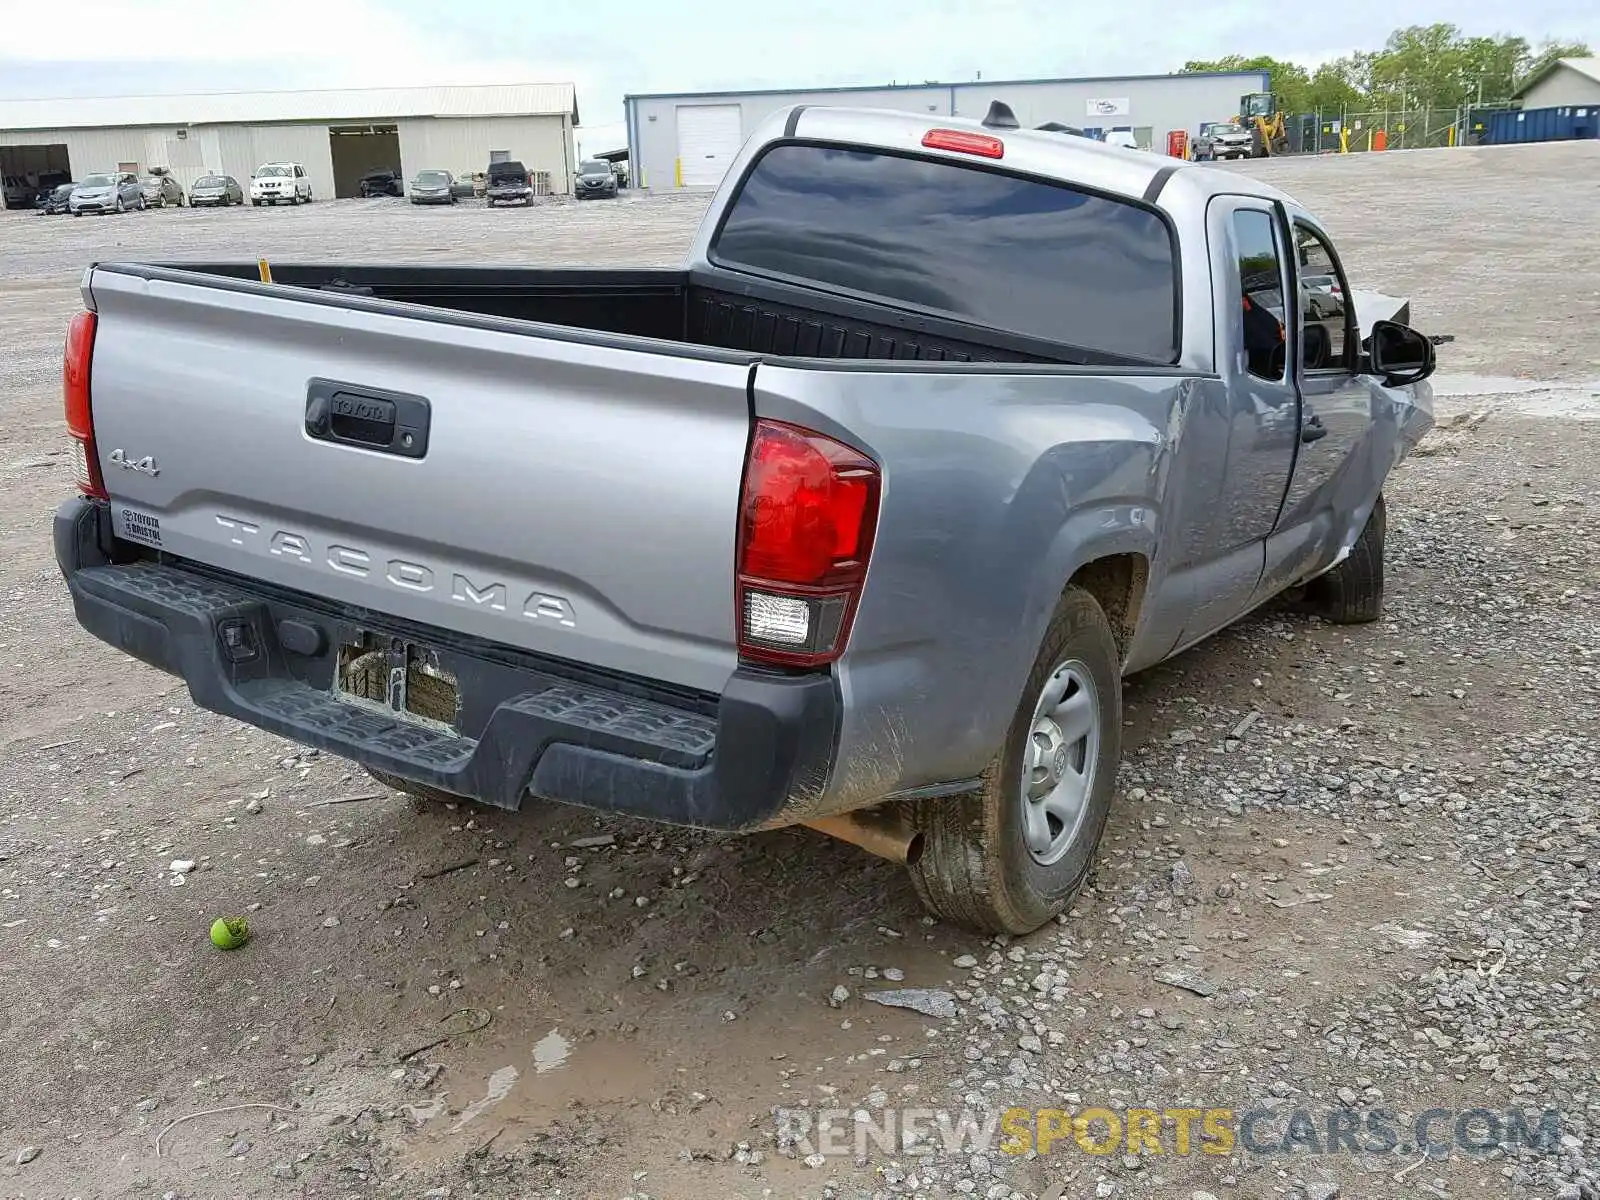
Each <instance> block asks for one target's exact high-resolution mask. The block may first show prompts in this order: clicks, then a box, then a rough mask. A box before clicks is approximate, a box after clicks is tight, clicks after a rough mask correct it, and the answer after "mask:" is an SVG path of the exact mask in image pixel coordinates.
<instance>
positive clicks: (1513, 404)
mask: <svg viewBox="0 0 1600 1200" xmlns="http://www.w3.org/2000/svg"><path fill="white" fill-rule="evenodd" d="M1429 382H1430V383H1431V384H1432V385H1433V394H1434V395H1435V396H1436V397H1438V398H1440V399H1468V400H1470V399H1479V398H1482V397H1499V396H1504V397H1508V398H1510V402H1509V403H1505V404H1501V405H1498V406H1496V407H1500V408H1505V409H1509V410H1510V411H1512V412H1516V413H1522V414H1525V415H1527V416H1531V417H1573V418H1577V419H1579V420H1595V419H1600V379H1593V380H1590V381H1589V382H1587V383H1556V382H1553V381H1550V380H1540V379H1515V378H1512V377H1511V376H1509V375H1451V374H1440V375H1435V376H1433V378H1432V379H1430V380H1429Z"/></svg>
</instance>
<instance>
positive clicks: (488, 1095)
mask: <svg viewBox="0 0 1600 1200" xmlns="http://www.w3.org/2000/svg"><path fill="white" fill-rule="evenodd" d="M520 1076H521V1072H520V1071H518V1070H517V1069H516V1068H515V1067H501V1068H500V1069H499V1070H498V1071H496V1072H495V1073H494V1074H493V1075H491V1076H489V1088H488V1091H486V1092H485V1093H484V1095H483V1099H481V1100H474V1101H473V1102H472V1103H471V1104H469V1105H467V1107H466V1108H464V1109H462V1110H461V1116H460V1117H459V1118H458V1119H457V1121H456V1123H455V1124H454V1125H452V1126H451V1127H450V1132H451V1133H454V1132H455V1131H456V1130H458V1129H460V1128H461V1127H462V1126H463V1125H465V1124H466V1123H467V1122H468V1121H470V1120H472V1119H473V1118H474V1117H477V1116H480V1115H481V1114H482V1113H483V1112H484V1111H485V1110H486V1109H488V1108H490V1107H491V1106H493V1105H496V1104H498V1103H500V1101H502V1100H504V1099H505V1098H506V1097H507V1096H508V1095H510V1094H511V1089H512V1088H514V1087H515V1086H516V1085H517V1079H518V1078H519V1077H520Z"/></svg>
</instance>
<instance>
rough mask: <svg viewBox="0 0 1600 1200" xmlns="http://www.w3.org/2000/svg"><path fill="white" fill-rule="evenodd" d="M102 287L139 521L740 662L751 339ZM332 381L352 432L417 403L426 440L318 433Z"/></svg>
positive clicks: (106, 373)
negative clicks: (370, 404)
mask: <svg viewBox="0 0 1600 1200" xmlns="http://www.w3.org/2000/svg"><path fill="white" fill-rule="evenodd" d="M86 286H87V290H88V291H89V293H90V294H91V296H92V305H93V307H94V308H95V309H96V310H97V311H98V312H99V314H100V317H99V328H98V334H97V336H96V340H95V345H94V358H93V365H92V372H93V384H92V386H93V397H94V400H93V403H94V422H95V432H96V442H97V449H98V452H99V456H100V465H101V470H102V473H103V475H104V477H105V481H106V487H107V489H108V490H109V492H110V494H111V497H112V501H113V506H112V507H113V520H114V523H115V527H116V530H117V532H118V533H119V534H120V535H121V536H123V537H125V538H127V539H129V540H131V541H135V542H140V543H143V544H146V545H155V546H159V548H160V549H162V550H164V551H166V552H168V553H171V554H174V555H178V556H180V557H183V558H186V559H190V560H193V561H196V562H200V563H204V564H208V565H210V566H214V567H217V568H221V569H224V570H227V571H232V572H236V573H238V574H241V575H246V576H250V577H253V578H257V579H261V580H265V581H268V582H271V583H273V584H277V585H281V586H283V587H288V588H296V589H299V590H302V591H306V592H311V593H315V594H317V595H321V596H324V597H329V598H332V599H334V600H337V601H341V602H344V603H346V604H349V605H352V606H357V607H358V608H361V609H369V610H371V611H372V612H373V613H375V614H380V615H381V614H388V615H391V616H394V617H398V618H403V619H406V620H410V621H415V622H420V623H423V624H426V625H432V626H439V627H443V628H446V629H449V630H452V631H455V632H457V633H461V634H467V635H471V636H476V637H481V638H485V639H488V640H490V641H493V642H498V643H504V644H507V645H511V646H516V647H519V648H522V649H525V650H530V651H534V652H539V653H544V654H549V655H554V656H557V657H560V658H564V659H570V660H574V661H577V662H583V663H588V664H593V665H595V666H600V667H604V668H607V669H611V670H615V671H621V672H626V673H629V674H634V675H639V676H642V677H645V678H649V679H657V680H662V681H665V682H669V683H673V684H677V685H681V686H685V687H690V688H697V689H704V690H706V691H718V690H720V689H721V688H722V686H723V685H724V683H725V682H726V681H727V678H728V676H729V673H730V672H731V671H732V669H733V668H734V666H735V664H736V659H737V655H736V651H735V647H734V615H733V595H734V589H733V574H734V538H735V532H736V526H737V509H738V503H739V488H740V480H741V476H742V472H743V464H744V455H745V449H746V443H747V440H748V437H749V424H750V415H749V414H750V408H749V397H748V381H749V371H750V367H749V363H748V361H746V360H744V359H742V358H740V357H739V356H736V355H732V354H719V353H718V352H697V351H695V350H693V349H686V350H685V351H684V352H683V353H681V354H680V353H674V352H671V351H668V350H665V349H663V350H662V351H660V352H654V351H651V350H648V349H646V350H640V349H631V348H623V347H619V346H616V345H604V344H597V342H596V341H593V340H589V341H585V340H567V339H565V338H553V337H543V336H538V334H537V331H536V327H528V326H524V327H523V329H525V330H527V331H526V332H524V331H520V330H519V329H518V327H517V326H516V325H515V324H514V323H509V322H503V321H498V322H497V321H495V320H493V319H486V318H472V317H467V318H461V319H454V320H452V319H448V318H445V317H443V316H442V315H439V314H430V313H428V312H425V311H424V310H421V309H416V308H407V307H406V306H403V305H395V304H390V303H387V302H381V301H379V302H374V301H352V300H346V299H343V298H339V299H334V298H331V297H325V296H322V295H318V294H316V293H309V292H305V293H300V294H298V295H296V294H295V293H293V292H291V291H289V290H288V289H282V288H278V289H272V288H263V287H257V286H254V285H243V286H241V285H239V284H237V283H220V282H211V281H207V280H205V279H204V278H203V277H199V276H185V275H183V274H181V273H174V272H170V271H168V272H162V271H147V270H145V269H139V270H138V271H137V272H136V271H134V270H128V269H119V268H114V267H113V268H104V267H102V268H97V269H95V270H94V271H93V272H92V273H91V275H90V278H89V281H88V283H87V285H86ZM334 392H339V393H341V394H342V395H343V396H344V397H345V398H346V399H345V400H342V401H339V402H338V403H339V404H342V405H343V407H342V408H339V409H338V410H337V411H338V412H339V413H340V414H341V415H340V417H339V419H340V420H341V421H342V422H343V424H342V425H341V429H342V430H343V432H344V433H345V434H349V433H350V432H351V431H352V430H354V431H356V432H358V433H361V435H362V436H364V437H366V436H373V435H371V429H372V428H374V427H373V426H370V425H363V424H362V423H361V418H363V417H370V416H372V415H373V411H376V412H377V413H378V419H379V422H380V427H381V422H382V419H383V416H384V414H386V413H388V414H393V413H396V412H398V414H399V415H398V417H397V418H396V419H397V421H398V425H397V426H396V428H403V427H406V425H407V422H408V421H415V420H417V419H419V418H418V416H417V414H423V415H422V417H421V418H420V419H421V421H422V423H423V424H424V425H425V428H424V429H420V430H419V431H418V432H419V433H422V434H423V435H425V451H424V452H422V453H420V454H417V453H416V451H417V450H418V449H420V448H421V446H422V444H423V443H422V441H421V440H415V441H414V442H413V446H412V450H411V451H410V452H409V453H402V452H397V449H377V448H374V447H373V446H371V445H353V444H349V443H345V442H334V441H329V440H322V439H319V437H317V436H314V433H313V432H311V431H308V405H309V404H310V403H311V401H312V400H313V399H314V398H315V396H316V395H317V394H319V393H320V394H323V395H329V394H331V393H334ZM395 394H399V395H400V399H399V400H398V401H396V400H394V399H393V397H394V395H395ZM352 397H353V398H355V399H356V401H357V405H356V407H355V408H354V409H352V408H350V406H349V402H348V401H349V398H352ZM362 397H375V398H378V399H380V400H382V399H384V398H386V397H388V398H389V399H390V402H391V403H397V404H398V405H399V407H398V408H397V409H384V408H383V406H382V405H381V404H380V405H379V406H378V407H377V409H376V410H371V409H369V408H367V407H365V406H364V405H363V403H361V400H362ZM405 397H413V398H418V399H420V400H422V401H425V402H426V404H425V406H423V407H418V406H417V405H416V404H415V403H414V402H412V401H407V400H406V399H405ZM363 431H364V432H363ZM380 436H381V435H380ZM399 436H400V435H399V434H396V441H397V445H398V438H399Z"/></svg>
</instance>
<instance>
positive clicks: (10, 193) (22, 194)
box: [3, 175, 39, 208]
mask: <svg viewBox="0 0 1600 1200" xmlns="http://www.w3.org/2000/svg"><path fill="white" fill-rule="evenodd" d="M38 194H39V189H38V188H37V187H35V186H34V185H33V184H31V183H29V182H28V180H27V179H26V178H25V177H23V176H21V175H7V176H5V179H4V187H3V195H4V198H5V206H6V207H7V208H28V207H29V206H31V205H32V204H33V201H34V198H35V197H36V196H37V195H38Z"/></svg>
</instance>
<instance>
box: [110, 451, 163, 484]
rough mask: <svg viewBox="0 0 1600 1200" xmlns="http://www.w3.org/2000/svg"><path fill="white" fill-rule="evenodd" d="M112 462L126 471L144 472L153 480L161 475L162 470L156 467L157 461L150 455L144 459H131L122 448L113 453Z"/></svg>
mask: <svg viewBox="0 0 1600 1200" xmlns="http://www.w3.org/2000/svg"><path fill="white" fill-rule="evenodd" d="M111 461H112V462H113V463H115V464H116V465H117V466H119V467H121V468H122V469H123V470H124V471H143V472H144V473H145V474H146V475H148V476H150V477H151V478H152V479H154V478H155V477H156V476H157V475H159V474H161V468H160V467H158V466H156V460H155V459H153V458H151V457H150V455H148V454H146V455H145V456H144V457H143V458H139V459H135V458H131V457H129V456H128V455H127V454H125V453H123V451H122V450H121V449H120V448H118V449H116V450H113V451H112V452H111Z"/></svg>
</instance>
